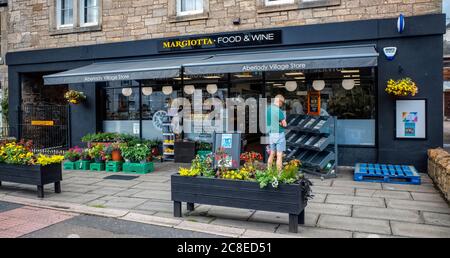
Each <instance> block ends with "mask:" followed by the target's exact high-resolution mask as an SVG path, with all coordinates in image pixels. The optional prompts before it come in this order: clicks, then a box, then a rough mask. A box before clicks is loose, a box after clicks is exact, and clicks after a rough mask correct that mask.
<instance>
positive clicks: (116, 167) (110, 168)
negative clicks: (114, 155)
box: [105, 161, 123, 172]
mask: <svg viewBox="0 0 450 258" xmlns="http://www.w3.org/2000/svg"><path fill="white" fill-rule="evenodd" d="M122 164H123V162H122V161H107V162H106V166H105V170H106V172H119V171H122Z"/></svg>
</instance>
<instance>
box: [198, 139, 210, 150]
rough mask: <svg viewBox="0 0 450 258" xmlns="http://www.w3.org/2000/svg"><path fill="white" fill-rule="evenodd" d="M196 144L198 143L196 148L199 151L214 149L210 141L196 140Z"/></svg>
mask: <svg viewBox="0 0 450 258" xmlns="http://www.w3.org/2000/svg"><path fill="white" fill-rule="evenodd" d="M195 145H196V146H195V148H196V149H197V150H198V151H210V150H212V145H211V143H209V142H200V141H199V142H196V144H195Z"/></svg>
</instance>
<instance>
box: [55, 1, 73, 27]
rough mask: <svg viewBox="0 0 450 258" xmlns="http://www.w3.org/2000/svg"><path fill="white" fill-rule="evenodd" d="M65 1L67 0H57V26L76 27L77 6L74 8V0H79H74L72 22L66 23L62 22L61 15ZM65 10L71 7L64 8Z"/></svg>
mask: <svg viewBox="0 0 450 258" xmlns="http://www.w3.org/2000/svg"><path fill="white" fill-rule="evenodd" d="M63 1H65V0H56V12H55V15H56V28H57V29H64V28H73V27H74V24H75V22H74V21H75V15H74V12H75V8H74V6H75V5H74V1H77V0H72V8H71V9H72V23H65V24H62V23H61V22H62V17H61V15H62V2H63ZM64 10H66V11H67V10H70V9H67V8H66V9H64Z"/></svg>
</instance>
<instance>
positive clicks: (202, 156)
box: [197, 150, 212, 159]
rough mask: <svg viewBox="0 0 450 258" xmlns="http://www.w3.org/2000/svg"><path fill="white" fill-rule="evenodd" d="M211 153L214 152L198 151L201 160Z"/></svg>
mask: <svg viewBox="0 0 450 258" xmlns="http://www.w3.org/2000/svg"><path fill="white" fill-rule="evenodd" d="M211 153H212V151H208V150H199V151H197V155H199V156H200V158H202V159H204V158H206V157H207V156H208V155H209V154H211Z"/></svg>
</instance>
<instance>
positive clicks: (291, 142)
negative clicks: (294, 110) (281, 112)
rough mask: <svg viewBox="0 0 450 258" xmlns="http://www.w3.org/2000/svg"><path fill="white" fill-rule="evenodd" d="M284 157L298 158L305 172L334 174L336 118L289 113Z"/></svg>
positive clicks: (328, 175) (324, 175)
mask: <svg viewBox="0 0 450 258" xmlns="http://www.w3.org/2000/svg"><path fill="white" fill-rule="evenodd" d="M287 120H288V127H287V129H288V131H287V133H286V142H287V150H286V159H288V160H290V159H299V160H300V161H301V162H302V164H303V170H304V171H305V172H309V173H313V174H317V175H320V176H323V177H334V176H336V167H337V151H338V150H337V143H336V118H334V117H330V116H309V115H289V116H288V118H287Z"/></svg>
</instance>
